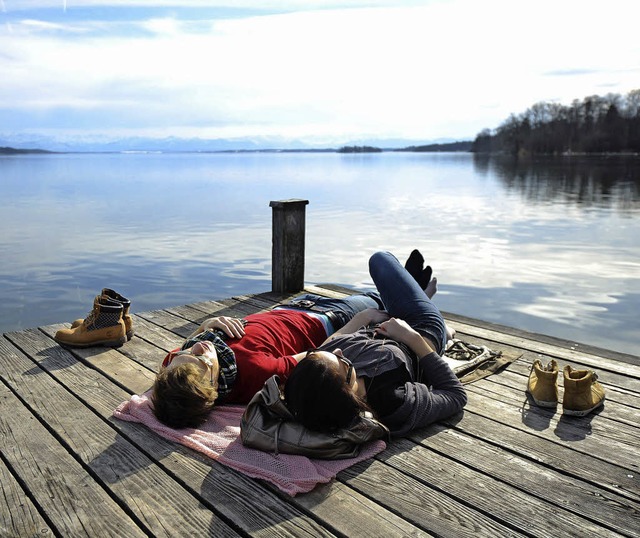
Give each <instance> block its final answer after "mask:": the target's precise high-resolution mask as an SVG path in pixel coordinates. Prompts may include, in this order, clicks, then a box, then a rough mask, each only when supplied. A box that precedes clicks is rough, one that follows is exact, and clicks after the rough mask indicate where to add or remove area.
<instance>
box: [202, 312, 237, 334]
mask: <svg viewBox="0 0 640 538" xmlns="http://www.w3.org/2000/svg"><path fill="white" fill-rule="evenodd" d="M200 329H201V332H202V331H206V330H207V329H220V330H221V331H223V332H224V333H225V334H226V335H227V336H229V337H231V338H242V337H243V336H244V324H243V323H242V320H241V319H238V318H229V317H227V316H220V317H216V318H210V319H208V320H207V321H205V322H204V323H203V324H202V325H201V326H200Z"/></svg>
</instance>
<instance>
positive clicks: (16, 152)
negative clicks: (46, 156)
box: [0, 147, 59, 155]
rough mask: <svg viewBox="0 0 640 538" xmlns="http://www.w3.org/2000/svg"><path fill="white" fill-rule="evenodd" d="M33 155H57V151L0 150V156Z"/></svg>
mask: <svg viewBox="0 0 640 538" xmlns="http://www.w3.org/2000/svg"><path fill="white" fill-rule="evenodd" d="M33 153H59V152H57V151H48V150H46V149H18V148H6V147H5V148H0V155H24V154H33Z"/></svg>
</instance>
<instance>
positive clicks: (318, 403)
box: [284, 349, 369, 431]
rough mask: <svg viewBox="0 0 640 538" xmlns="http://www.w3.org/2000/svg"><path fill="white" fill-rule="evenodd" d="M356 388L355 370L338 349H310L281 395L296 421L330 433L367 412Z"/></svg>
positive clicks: (365, 405)
mask: <svg viewBox="0 0 640 538" xmlns="http://www.w3.org/2000/svg"><path fill="white" fill-rule="evenodd" d="M356 389H357V380H356V372H355V369H354V368H353V365H352V364H351V362H350V361H349V360H348V359H347V358H346V357H344V356H343V355H342V351H341V350H340V349H336V350H335V352H334V353H331V352H329V351H320V350H311V351H309V352H308V353H307V355H306V357H305V358H304V359H303V360H302V361H300V363H298V365H297V366H296V367H295V368H294V369H293V372H292V373H291V375H290V376H289V378H288V379H287V382H286V384H285V388H284V394H285V400H286V402H287V406H288V407H289V410H290V411H291V412H292V413H293V415H294V416H295V417H296V419H297V420H299V421H300V422H301V423H302V424H304V425H305V426H306V427H307V428H309V429H312V430H316V431H330V430H335V429H337V428H344V427H346V426H348V425H349V424H350V423H351V422H352V421H353V420H354V419H355V418H356V417H357V416H358V415H359V414H360V412H361V411H364V410H369V407H368V406H367V404H366V403H365V402H364V400H362V399H361V398H360V397H359V396H358V395H357V394H356Z"/></svg>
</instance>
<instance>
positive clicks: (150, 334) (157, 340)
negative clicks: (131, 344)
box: [127, 315, 183, 349]
mask: <svg viewBox="0 0 640 538" xmlns="http://www.w3.org/2000/svg"><path fill="white" fill-rule="evenodd" d="M132 319H133V329H134V331H135V333H136V334H135V337H134V339H133V340H131V341H134V340H135V338H136V337H137V338H139V339H143V340H145V341H146V342H148V343H149V344H151V345H154V346H157V347H160V348H162V349H173V348H174V347H176V346H178V345H180V344H181V343H182V341H183V338H182V337H181V336H179V335H177V334H176V333H174V332H171V331H168V330H166V329H165V328H164V327H160V326H158V325H157V324H156V323H151V322H149V321H147V320H146V319H144V318H143V317H140V316H138V315H134V316H132ZM127 345H128V344H127Z"/></svg>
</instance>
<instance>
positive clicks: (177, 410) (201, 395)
mask: <svg viewBox="0 0 640 538" xmlns="http://www.w3.org/2000/svg"><path fill="white" fill-rule="evenodd" d="M217 397H218V392H217V390H216V387H211V386H210V385H209V384H208V382H207V383H204V382H203V381H202V372H201V371H200V370H199V369H198V367H197V366H196V365H195V364H183V365H181V366H177V367H175V368H170V369H169V368H163V369H162V370H160V373H159V374H158V375H157V377H156V380H155V382H154V384H153V392H152V394H151V403H152V404H153V414H154V415H155V416H156V418H157V419H158V420H159V421H160V422H162V423H163V424H166V425H167V426H169V427H170V428H197V427H198V426H200V425H201V424H202V423H203V422H204V421H205V420H207V417H208V416H209V412H210V411H211V409H212V408H213V404H214V402H215V400H216V398H217Z"/></svg>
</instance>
